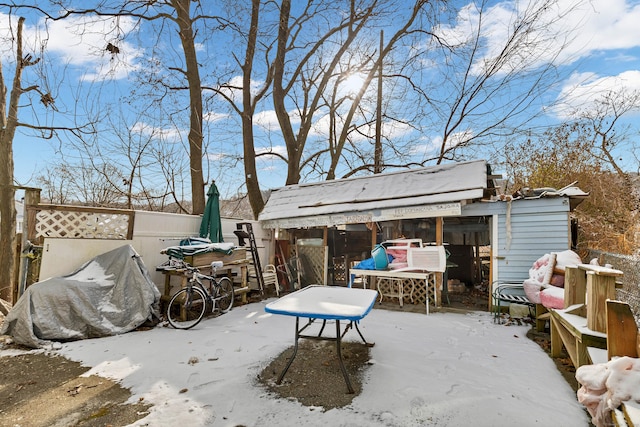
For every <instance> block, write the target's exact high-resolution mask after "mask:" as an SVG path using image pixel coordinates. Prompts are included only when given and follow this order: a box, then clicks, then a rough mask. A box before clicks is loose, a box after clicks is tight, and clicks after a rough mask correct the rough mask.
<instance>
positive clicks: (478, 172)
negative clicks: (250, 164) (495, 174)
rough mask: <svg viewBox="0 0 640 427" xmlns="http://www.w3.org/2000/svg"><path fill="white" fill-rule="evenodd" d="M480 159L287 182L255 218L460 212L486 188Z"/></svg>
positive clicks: (339, 219)
mask: <svg viewBox="0 0 640 427" xmlns="http://www.w3.org/2000/svg"><path fill="white" fill-rule="evenodd" d="M488 173H490V172H489V171H488V166H487V163H486V162H485V161H484V160H476V161H469V162H463V163H450V164H444V165H438V166H432V167H427V168H420V169H410V170H407V171H400V172H393V173H385V174H378V175H372V176H366V177H356V178H348V179H337V180H333V181H325V182H319V183H313V184H298V185H289V186H286V187H282V188H279V189H277V190H274V191H273V192H272V193H271V196H270V198H269V200H268V201H267V203H266V205H265V208H264V210H263V211H262V213H260V216H259V220H260V221H261V223H262V225H263V226H264V227H267V228H276V227H281V228H297V227H312V226H324V225H337V224H350V223H364V222H371V221H376V222H378V221H387V220H391V219H398V218H428V217H435V216H453V215H460V211H461V206H462V204H464V203H465V202H466V201H467V200H473V199H481V198H482V197H483V195H484V192H485V190H486V189H487V177H488Z"/></svg>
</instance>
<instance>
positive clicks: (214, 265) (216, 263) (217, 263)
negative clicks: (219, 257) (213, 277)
mask: <svg viewBox="0 0 640 427" xmlns="http://www.w3.org/2000/svg"><path fill="white" fill-rule="evenodd" d="M223 265H224V262H222V261H213V262H212V263H211V269H212V270H216V269H218V268H221V267H222V266H223Z"/></svg>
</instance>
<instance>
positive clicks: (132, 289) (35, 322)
mask: <svg viewBox="0 0 640 427" xmlns="http://www.w3.org/2000/svg"><path fill="white" fill-rule="evenodd" d="M159 302H160V292H159V291H158V289H157V287H156V285H155V284H154V283H153V281H152V280H151V278H150V277H149V273H148V271H147V269H146V267H145V266H144V264H143V262H142V260H141V258H140V256H139V255H138V254H137V253H136V251H135V250H134V249H133V247H132V246H131V245H125V246H122V247H120V248H117V249H114V250H112V251H109V252H106V253H104V254H102V255H98V256H97V257H95V258H93V259H92V260H91V261H89V262H88V263H86V264H85V265H83V266H82V267H81V268H80V269H78V270H77V271H75V272H74V273H71V274H69V275H67V276H62V277H54V278H50V279H46V280H43V281H41V282H38V283H35V284H33V285H31V286H29V287H28V288H27V290H26V291H25V293H24V294H23V295H22V296H21V297H20V299H18V301H17V302H16V304H15V306H14V307H13V308H12V309H11V311H10V312H9V314H8V315H7V317H6V319H5V322H4V324H3V326H2V330H0V335H10V336H12V337H13V339H14V340H15V342H16V343H18V344H22V345H25V346H28V347H33V348H37V347H42V346H44V345H46V344H48V343H50V341H66V340H77V339H84V338H95V337H102V336H109V335H116V334H122V333H125V332H129V331H132V330H134V329H136V328H137V327H139V326H141V325H142V324H144V323H145V322H146V321H147V320H150V321H153V320H156V319H158V318H159Z"/></svg>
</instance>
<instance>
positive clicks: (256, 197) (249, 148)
mask: <svg viewBox="0 0 640 427" xmlns="http://www.w3.org/2000/svg"><path fill="white" fill-rule="evenodd" d="M251 3H252V7H251V25H250V27H249V38H248V39H247V52H246V55H245V59H244V65H243V67H242V114H241V116H242V145H243V148H244V174H245V176H244V177H245V184H246V186H247V195H248V197H249V204H250V205H251V210H252V211H253V218H254V219H258V215H259V214H260V212H262V209H263V208H264V200H263V199H262V192H261V191H260V184H259V182H258V172H257V169H256V149H255V145H254V141H253V112H254V104H253V99H252V95H251V74H252V71H253V57H254V55H255V51H256V40H257V38H258V20H259V17H260V0H252V2H251Z"/></svg>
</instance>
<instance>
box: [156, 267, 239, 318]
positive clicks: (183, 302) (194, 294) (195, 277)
mask: <svg viewBox="0 0 640 427" xmlns="http://www.w3.org/2000/svg"><path fill="white" fill-rule="evenodd" d="M222 266H223V263H222V261H214V262H212V263H211V271H212V275H211V276H207V275H206V274H202V273H200V270H199V269H198V268H197V267H193V266H191V265H189V264H188V263H186V262H184V261H180V262H179V263H178V264H177V265H176V268H178V269H183V270H185V271H186V273H187V275H188V276H189V281H188V282H187V286H185V287H184V288H182V289H180V290H179V291H178V292H176V293H175V294H174V295H173V296H172V297H171V300H170V301H169V304H168V305H167V311H166V318H167V321H168V322H169V324H170V325H171V326H173V327H174V328H176V329H189V328H193V327H194V326H196V325H197V324H198V323H200V321H201V320H202V319H203V318H204V315H205V313H206V312H207V309H208V308H210V312H211V313H213V312H214V311H216V309H218V310H219V311H220V313H226V312H228V311H229V310H231V307H233V300H234V297H235V294H234V290H233V283H232V282H231V280H229V278H228V277H221V278H219V279H218V278H216V270H217V269H218V268H220V267H222ZM203 280H204V281H207V282H208V285H209V289H208V290H207V287H206V286H205V285H204V284H203Z"/></svg>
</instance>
